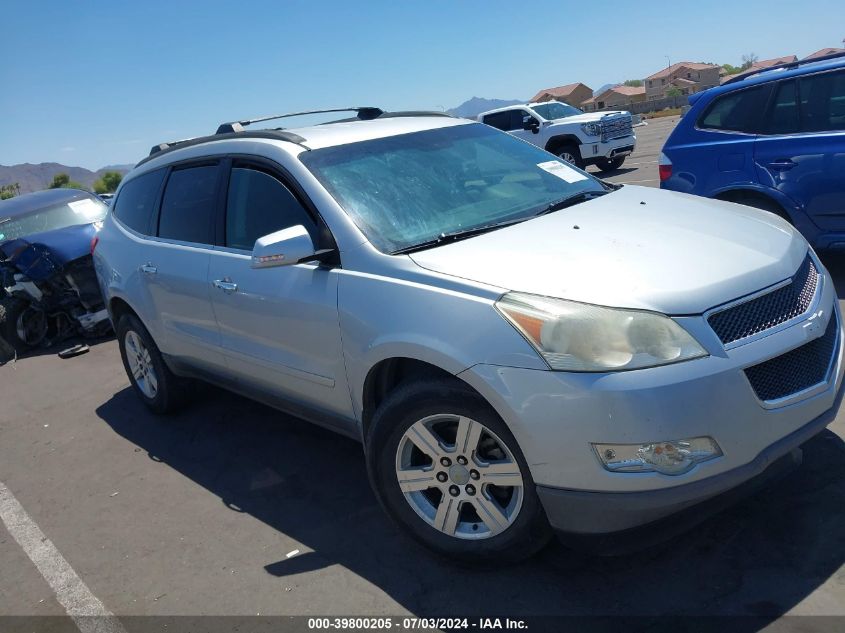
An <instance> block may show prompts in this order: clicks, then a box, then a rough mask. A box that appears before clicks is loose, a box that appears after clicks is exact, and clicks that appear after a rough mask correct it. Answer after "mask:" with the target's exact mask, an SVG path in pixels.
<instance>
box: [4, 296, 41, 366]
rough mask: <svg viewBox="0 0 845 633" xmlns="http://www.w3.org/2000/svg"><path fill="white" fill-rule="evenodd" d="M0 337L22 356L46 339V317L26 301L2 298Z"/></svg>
mask: <svg viewBox="0 0 845 633" xmlns="http://www.w3.org/2000/svg"><path fill="white" fill-rule="evenodd" d="M0 337H1V338H3V339H4V340H5V341H6V342H7V343H8V344H9V345H11V346H12V348H14V350H15V352H17V353H18V354H23V353H24V352H26V351H27V350H30V349H32V348H34V347H37V346H38V345H39V344H40V343H42V342H43V341H44V339H45V338H46V337H47V315H46V314H44V312H43V311H42V310H39V309H38V308H35V307H33V306H32V305H31V304H30V303H28V302H26V301H21V300H20V299H17V298H15V297H4V298H3V299H0Z"/></svg>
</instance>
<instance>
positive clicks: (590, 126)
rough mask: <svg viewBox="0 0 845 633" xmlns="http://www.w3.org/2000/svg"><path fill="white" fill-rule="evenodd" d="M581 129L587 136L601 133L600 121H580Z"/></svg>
mask: <svg viewBox="0 0 845 633" xmlns="http://www.w3.org/2000/svg"><path fill="white" fill-rule="evenodd" d="M581 129H582V130H584V134H586V135H588V136H599V135H600V134H601V124H600V123H582V124H581Z"/></svg>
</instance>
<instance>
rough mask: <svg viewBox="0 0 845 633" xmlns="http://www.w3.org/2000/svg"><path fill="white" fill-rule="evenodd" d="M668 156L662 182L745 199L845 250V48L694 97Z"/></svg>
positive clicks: (819, 242)
mask: <svg viewBox="0 0 845 633" xmlns="http://www.w3.org/2000/svg"><path fill="white" fill-rule="evenodd" d="M689 102H690V106H691V108H690V110H689V111H688V112H687V113H686V114H685V115H684V116H683V118H682V119H681V120H680V121H679V122H678V125H677V126H676V127H675V129H674V131H673V132H672V134H671V135H670V136H669V138H668V139H667V141H666V144H665V145H664V147H663V152H662V154H661V156H660V160H659V170H660V181H661V182H660V186H661V188H663V189H671V190H673V191H681V192H685V193H692V194H697V195H700V196H706V197H709V198H718V199H721V200H728V201H731V202H739V203H742V204H746V205H750V206H753V207H757V208H760V209H765V210H766V211H770V212H772V213H775V214H777V215H779V216H781V217H783V218H785V219H786V220H788V221H789V222H791V223H792V224H793V225H794V226H795V227H796V228H797V229H798V230H799V231H801V233H803V234H804V236H805V237H806V238H807V240H808V241H809V242H810V243H811V244H812V245H813V246H814V247H815V248H816V249H843V248H845V53H839V54H835V55H829V56H827V57H823V58H817V59H814V60H804V61H799V62H793V63H789V64H782V65H780V66H775V67H771V68H768V69H764V70H760V71H757V72H753V73H747V74H745V75H744V76H740V77H737V78H736V79H734V80H728V81H727V82H725V83H724V84H722V85H721V86H719V87H716V88H711V89H710V90H706V91H704V92H701V93H698V94H694V95H692V96H690V99H689Z"/></svg>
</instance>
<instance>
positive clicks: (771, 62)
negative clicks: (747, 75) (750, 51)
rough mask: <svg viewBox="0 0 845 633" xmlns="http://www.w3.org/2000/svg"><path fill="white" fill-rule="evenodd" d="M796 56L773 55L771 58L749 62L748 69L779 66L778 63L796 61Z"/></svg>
mask: <svg viewBox="0 0 845 633" xmlns="http://www.w3.org/2000/svg"><path fill="white" fill-rule="evenodd" d="M797 61H798V57H796V56H795V55H785V56H784V57H774V58H772V59H762V60H758V61H756V62H754V63H753V64H751V68H750V69H749V70H758V69H760V68H769V67H770V66H779V65H780V64H789V63H790V62H797Z"/></svg>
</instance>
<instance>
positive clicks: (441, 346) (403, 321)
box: [338, 270, 548, 420]
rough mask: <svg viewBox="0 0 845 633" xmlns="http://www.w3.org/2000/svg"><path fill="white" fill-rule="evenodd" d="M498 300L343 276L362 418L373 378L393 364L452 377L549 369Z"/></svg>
mask: <svg viewBox="0 0 845 633" xmlns="http://www.w3.org/2000/svg"><path fill="white" fill-rule="evenodd" d="M494 302H495V300H494V299H491V298H489V297H481V296H477V295H473V294H470V293H466V292H461V291H459V290H454V289H446V288H442V287H438V286H437V285H435V284H428V283H425V282H423V281H420V280H415V281H410V280H406V279H401V278H397V277H395V276H388V275H381V274H372V273H362V272H355V271H351V270H344V271H343V273H342V275H341V276H340V281H339V285H338V308H339V310H338V311H339V317H340V326H341V332H342V336H343V354H344V361H345V363H346V371H347V375H348V378H349V385H350V390H351V392H352V400H353V406H354V410H355V415H356V417H357V418H358V419H359V420H360V419H361V411H362V397H363V388H364V382H365V380H366V377H367V374H368V372H369V371H370V369H372V368H373V367H374V366H375V365H376V364H378V363H379V362H380V361H382V360H386V359H389V358H411V359H415V360H420V361H424V362H427V363H430V364H432V365H435V366H437V367H439V368H441V369H443V370H445V371H448V372H450V373H452V374H458V373H460V372H461V371H464V370H465V369H467V368H468V367H472V366H473V365H476V364H479V363H486V364H489V365H493V366H496V365H506V366H511V367H523V368H528V369H548V366H547V365H546V364H545V362H544V361H543V360H542V359H541V358H540V356H539V355H538V354H537V352H536V351H535V350H534V349H533V348H532V347H531V346H530V345H529V344H528V343H527V342H526V341H525V339H524V338H522V336H521V335H520V334H518V333H517V331H516V330H515V329H514V328H513V326H511V325H510V324H509V323H508V322H507V321H505V319H504V317H502V316H501V315H500V314H499V313H498V311H497V310H496V308H495V307H494Z"/></svg>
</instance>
